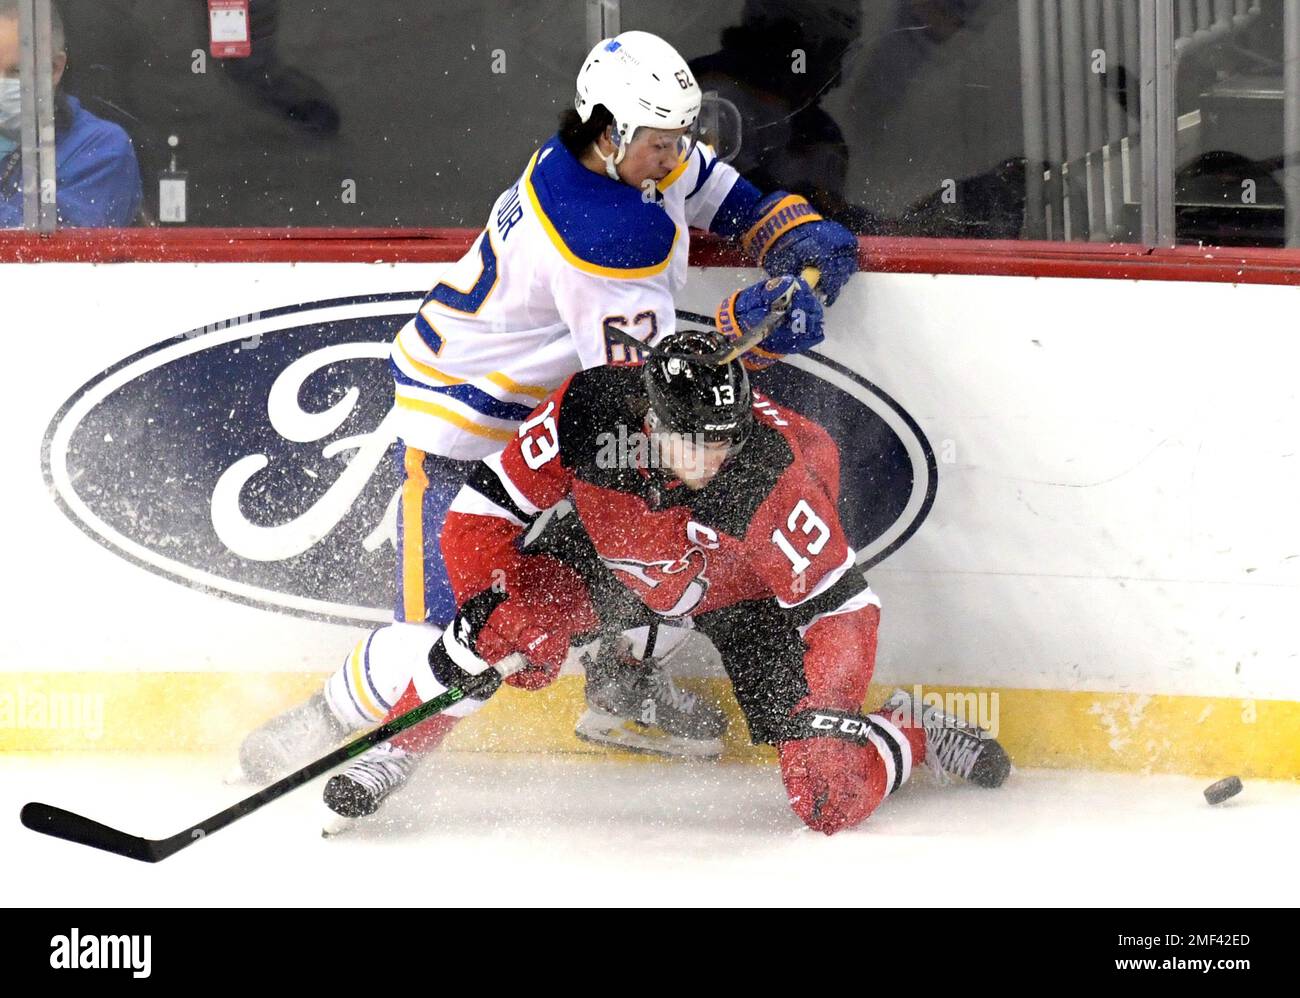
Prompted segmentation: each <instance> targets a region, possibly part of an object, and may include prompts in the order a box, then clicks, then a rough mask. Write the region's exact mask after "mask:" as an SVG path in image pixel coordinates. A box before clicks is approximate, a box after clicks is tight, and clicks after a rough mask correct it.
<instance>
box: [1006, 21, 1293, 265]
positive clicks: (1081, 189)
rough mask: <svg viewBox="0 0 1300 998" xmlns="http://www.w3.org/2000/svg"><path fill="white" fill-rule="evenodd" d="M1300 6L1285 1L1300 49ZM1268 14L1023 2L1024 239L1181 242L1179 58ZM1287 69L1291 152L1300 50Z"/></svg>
mask: <svg viewBox="0 0 1300 998" xmlns="http://www.w3.org/2000/svg"><path fill="white" fill-rule="evenodd" d="M1298 5H1300V0H1286V16H1287V18H1288V24H1289V25H1290V26H1289V27H1288V28H1287V39H1286V44H1287V45H1288V51H1290V50H1291V48H1293V47H1295V46H1297V45H1300V42H1298V41H1297V38H1296V33H1297V31H1296V29H1297V28H1298V27H1300V17H1298V16H1297V15H1296V8H1297V6H1298ZM1259 13H1260V0H1138V2H1131V0H1020V66H1021V91H1022V96H1023V111H1024V141H1025V158H1026V160H1027V161H1028V164H1029V169H1028V171H1027V179H1026V185H1027V189H1026V230H1027V231H1026V233H1025V234H1026V236H1028V237H1030V238H1040V239H1058V240H1093V241H1097V240H1115V239H1134V238H1138V237H1140V238H1141V240H1142V242H1144V243H1146V244H1147V245H1151V246H1168V245H1172V244H1173V242H1174V174H1175V164H1176V148H1175V138H1176V135H1175V127H1176V122H1175V117H1176V106H1175V93H1176V91H1175V79H1176V73H1177V68H1178V60H1179V59H1180V58H1182V57H1183V56H1185V55H1187V54H1189V53H1191V52H1194V51H1196V50H1197V49H1199V48H1201V47H1203V46H1205V45H1208V44H1211V43H1214V42H1218V41H1221V40H1223V39H1226V38H1228V37H1229V36H1231V35H1232V34H1234V33H1235V32H1239V31H1242V30H1244V29H1245V28H1247V27H1248V26H1249V25H1250V24H1251V23H1252V22H1253V21H1254V20H1255V19H1256V18H1257V17H1258V16H1259ZM1287 70H1288V73H1289V74H1290V75H1289V76H1288V79H1289V80H1290V82H1289V83H1288V85H1287V87H1286V93H1287V108H1288V116H1287V119H1286V120H1287V126H1286V128H1287V141H1288V145H1287V147H1286V148H1287V149H1288V150H1291V149H1296V148H1297V144H1296V143H1295V142H1294V141H1292V139H1293V137H1295V136H1300V113H1298V112H1297V110H1296V106H1297V105H1296V100H1295V96H1296V80H1295V79H1294V78H1295V77H1296V73H1297V70H1296V67H1295V59H1294V58H1293V57H1291V56H1288V62H1287ZM1144 139H1145V141H1143V140H1144ZM1293 174H1294V171H1290V172H1289V173H1288V178H1289V185H1291V184H1298V183H1300V181H1297V180H1296V179H1295V178H1294V176H1293ZM1290 190H1291V186H1288V191H1290ZM1297 193H1298V194H1300V190H1298V191H1297ZM1291 203H1292V201H1291V199H1290V198H1288V204H1289V205H1290V204H1291ZM1294 203H1296V204H1300V197H1297V198H1296V200H1295V202H1294ZM1295 215H1296V212H1293V211H1288V226H1289V227H1290V226H1292V225H1294V224H1295V220H1294V216H1295ZM1138 218H1140V223H1139V222H1138Z"/></svg>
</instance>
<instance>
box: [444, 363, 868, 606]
mask: <svg viewBox="0 0 1300 998" xmlns="http://www.w3.org/2000/svg"><path fill="white" fill-rule="evenodd" d="M754 398H755V402H754V415H755V425H754V427H753V430H752V431H751V433H750V435H749V438H748V440H747V441H746V442H745V445H744V447H743V448H741V450H740V452H739V453H738V454H736V455H735V456H733V457H732V459H731V460H730V461H729V462H728V463H727V464H726V465H724V467H723V468H722V469H721V470H720V471H719V472H718V474H717V475H715V476H714V478H713V479H711V480H710V481H709V482H708V484H706V485H705V486H704V487H703V488H701V489H698V490H694V489H691V488H689V487H687V486H686V485H684V484H683V483H682V482H680V481H679V480H678V479H677V478H676V477H675V476H674V475H673V474H672V472H671V471H670V470H669V469H667V468H659V467H655V466H654V463H655V456H656V455H655V454H654V449H653V448H652V447H650V446H649V441H648V439H647V437H646V435H645V432H646V431H645V429H644V420H645V410H646V402H645V397H644V392H643V390H642V388H641V369H640V368H639V367H600V368H592V369H590V370H586V371H582V372H580V373H578V374H576V375H574V376H573V377H572V378H570V379H569V380H568V381H567V382H566V383H565V384H564V385H562V386H561V387H560V388H559V389H558V390H556V391H555V392H554V393H553V394H552V395H551V396H550V397H548V398H547V399H546V400H545V401H544V402H543V403H542V404H541V405H540V406H538V407H537V409H536V410H535V411H534V413H533V415H532V416H531V418H529V419H528V420H527V421H526V422H525V423H524V424H523V425H522V426H521V427H520V430H519V436H518V437H517V438H516V439H515V440H513V441H512V442H511V443H510V444H509V445H507V447H506V448H505V450H504V451H502V452H501V453H500V454H497V455H493V456H492V457H489V458H486V459H485V460H484V461H483V462H482V463H481V464H480V466H479V467H478V469H476V471H475V473H474V474H473V475H471V477H470V480H469V482H468V483H467V484H466V486H465V487H464V488H463V489H462V490H461V493H460V495H459V496H457V498H456V500H455V502H453V503H452V506H451V509H450V511H449V513H448V515H447V517H446V521H445V524H444V527H443V532H442V545H443V553H444V557H445V561H446V564H447V569H448V573H449V576H450V579H451V582H452V586H453V589H454V590H455V593H456V598H457V601H458V602H460V603H463V602H464V601H465V600H466V599H468V598H469V597H471V596H473V595H475V594H476V593H479V592H482V591H483V590H484V589H486V588H487V587H488V586H490V585H493V584H497V585H501V584H503V583H504V585H505V586H506V587H507V588H509V587H510V585H511V579H512V577H513V576H515V575H517V574H518V573H519V571H520V570H521V557H522V556H521V555H520V554H519V551H518V548H519V543H520V541H521V539H522V537H523V535H524V533H525V531H526V530H527V527H528V526H529V524H530V523H531V522H532V520H533V519H534V518H535V517H537V516H538V515H539V514H540V512H541V511H543V510H545V509H547V508H549V507H551V506H553V505H555V504H556V503H558V502H560V501H561V500H563V499H566V498H568V499H570V500H571V501H572V502H573V505H574V508H575V510H576V512H577V514H578V516H579V518H580V519H581V521H582V525H583V527H584V529H585V531H586V533H587V535H588V537H589V538H590V539H591V542H592V544H593V546H594V548H595V551H596V553H597V555H598V556H599V558H600V560H601V562H602V563H603V564H604V565H605V567H606V568H608V569H609V570H610V571H611V572H613V573H614V575H615V576H616V577H617V578H618V579H619V581H620V582H622V583H623V585H624V586H626V587H627V588H628V589H629V590H631V591H632V592H634V593H635V594H636V596H637V597H639V599H640V600H641V601H642V602H643V603H644V604H645V606H646V607H647V608H648V609H649V610H651V611H653V612H654V613H655V614H657V615H659V616H660V617H663V618H667V619H673V618H680V617H685V616H694V615H699V614H704V613H709V612H710V611H713V610H717V609H721V608H723V607H727V606H731V605H733V604H736V603H739V602H742V601H747V600H759V599H767V598H774V599H775V600H776V601H777V603H778V604H779V606H780V607H781V608H783V609H788V610H790V611H791V613H792V615H794V616H795V617H797V618H798V624H797V626H800V627H807V626H808V625H809V624H810V623H811V622H812V621H813V620H814V619H816V618H818V617H820V616H824V615H827V614H838V613H846V612H851V611H852V610H855V609H858V608H860V607H862V606H866V605H876V599H875V596H874V595H873V594H872V593H871V590H870V589H869V588H868V587H867V584H866V581H865V579H863V577H862V574H861V573H860V572H856V571H853V563H854V560H855V554H854V551H853V550H852V549H851V548H850V546H849V544H848V542H847V540H846V539H845V536H844V532H843V530H842V529H841V527H840V522H839V517H838V515H837V512H836V505H837V502H838V499H839V455H838V452H837V450H836V448H835V445H834V443H833V442H832V441H831V439H830V437H829V435H828V434H827V433H826V431H825V430H823V429H822V428H821V427H820V426H817V425H816V424H815V423H813V422H812V421H811V420H808V419H805V418H804V417H802V416H800V415H798V414H797V413H795V412H792V411H791V410H789V409H787V408H785V407H783V406H779V405H777V404H775V403H774V402H772V401H770V400H769V399H766V398H764V397H762V396H761V395H758V394H757V393H755V396H754Z"/></svg>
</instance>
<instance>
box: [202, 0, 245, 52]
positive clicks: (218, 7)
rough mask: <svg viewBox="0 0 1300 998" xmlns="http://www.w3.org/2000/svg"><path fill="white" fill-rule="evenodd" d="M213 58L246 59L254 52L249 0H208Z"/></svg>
mask: <svg viewBox="0 0 1300 998" xmlns="http://www.w3.org/2000/svg"><path fill="white" fill-rule="evenodd" d="M208 29H209V31H210V32H211V38H212V41H211V46H210V51H211V52H212V58H214V59H244V58H247V57H248V56H250V55H252V54H253V39H252V36H251V35H250V34H249V28H248V0H208Z"/></svg>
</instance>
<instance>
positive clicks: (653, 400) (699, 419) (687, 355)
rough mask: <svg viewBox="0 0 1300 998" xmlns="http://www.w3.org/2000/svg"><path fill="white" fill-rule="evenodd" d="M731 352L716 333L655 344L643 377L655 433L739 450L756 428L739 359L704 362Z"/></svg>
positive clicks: (684, 333) (695, 332) (681, 335)
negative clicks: (689, 437) (657, 430)
mask: <svg viewBox="0 0 1300 998" xmlns="http://www.w3.org/2000/svg"><path fill="white" fill-rule="evenodd" d="M728 346H729V343H728V341H727V339H726V338H725V337H724V336H723V335H722V334H721V333H719V332H717V331H716V330H712V329H683V330H680V331H679V332H676V333H674V334H673V335H672V336H669V337H668V338H667V339H665V340H662V341H661V342H660V343H658V344H657V348H656V351H655V352H654V353H653V354H651V355H650V356H649V357H648V358H647V359H646V362H645V367H644V370H643V377H644V379H645V390H646V396H647V398H648V399H649V402H650V412H651V413H652V414H653V415H654V418H655V422H656V424H657V427H660V428H662V429H664V430H666V431H668V432H670V433H682V434H688V435H695V436H698V437H699V438H700V439H703V440H706V441H717V442H726V443H730V444H731V445H732V447H733V449H735V448H739V446H740V445H741V444H743V443H744V442H745V438H746V437H748V436H749V431H750V429H751V427H752V426H753V423H754V409H753V401H754V400H753V395H752V394H751V392H750V389H749V374H748V373H747V372H746V371H745V365H744V364H742V363H741V362H740V359H739V358H737V359H736V360H733V361H731V362H730V363H729V364H718V363H717V362H715V361H712V360H706V359H704V358H707V357H709V356H710V355H716V354H718V353H719V352H720V351H723V350H726V349H727V347H728Z"/></svg>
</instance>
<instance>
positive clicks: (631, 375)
mask: <svg viewBox="0 0 1300 998" xmlns="http://www.w3.org/2000/svg"><path fill="white" fill-rule="evenodd" d="M642 394H643V389H642V387H641V368H640V367H639V366H638V367H623V366H619V367H591V368H588V369H587V370H585V371H579V372H578V373H577V374H575V375H573V377H571V378H570V379H569V381H568V383H567V386H566V388H565V391H564V397H563V399H562V400H561V402H560V422H559V436H560V451H561V454H562V455H563V457H562V460H563V461H564V463H565V464H566V465H568V466H569V467H574V468H577V467H582V466H585V465H586V464H588V463H589V462H590V461H591V460H594V459H595V456H596V452H597V451H598V450H599V448H600V445H601V439H602V434H606V433H614V434H617V432H618V426H619V424H620V423H622V424H624V425H626V426H627V429H626V430H625V433H628V434H631V433H635V432H637V431H638V430H639V429H640V423H639V421H637V418H636V415H635V414H634V413H632V412H631V411H630V408H629V400H632V399H637V398H640V397H641V395H642Z"/></svg>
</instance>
